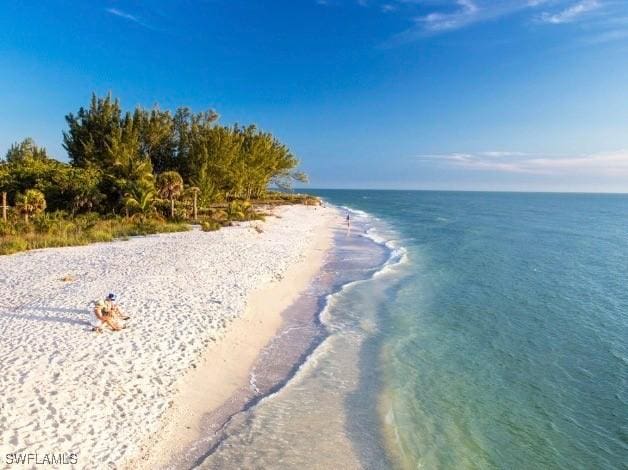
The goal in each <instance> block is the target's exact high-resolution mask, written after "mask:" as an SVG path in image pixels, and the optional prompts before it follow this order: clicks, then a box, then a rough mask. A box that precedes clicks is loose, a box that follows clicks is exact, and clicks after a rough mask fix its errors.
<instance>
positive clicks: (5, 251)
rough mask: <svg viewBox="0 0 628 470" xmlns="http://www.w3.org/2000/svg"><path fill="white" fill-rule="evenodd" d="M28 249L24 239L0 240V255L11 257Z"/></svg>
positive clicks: (10, 238)
mask: <svg viewBox="0 0 628 470" xmlns="http://www.w3.org/2000/svg"><path fill="white" fill-rule="evenodd" d="M27 249H28V242H27V241H26V240H24V239H23V238H19V237H9V238H5V239H4V240H0V255H10V254H13V253H17V252H19V251H25V250H27Z"/></svg>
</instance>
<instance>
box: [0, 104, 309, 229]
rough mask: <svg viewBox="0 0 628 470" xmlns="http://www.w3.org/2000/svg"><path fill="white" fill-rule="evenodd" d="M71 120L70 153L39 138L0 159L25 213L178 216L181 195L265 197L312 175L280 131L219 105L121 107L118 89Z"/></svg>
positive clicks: (1, 177)
mask: <svg viewBox="0 0 628 470" xmlns="http://www.w3.org/2000/svg"><path fill="white" fill-rule="evenodd" d="M66 121H67V124H68V129H67V130H66V131H64V132H63V146H64V148H65V149H66V151H67V153H68V157H69V163H63V162H61V161H58V160H56V159H54V158H51V157H50V156H49V155H48V154H47V153H46V150H45V149H43V148H40V147H38V146H37V145H36V144H35V142H34V141H33V140H32V139H25V140H24V141H22V142H21V143H16V144H14V145H13V146H12V147H11V148H10V149H9V151H8V152H7V154H6V157H5V159H4V160H3V161H0V191H2V192H6V193H8V195H9V201H8V202H9V204H11V205H13V206H15V207H16V209H17V208H18V207H22V213H23V214H24V215H25V217H26V218H28V217H29V215H33V214H36V213H37V212H40V211H42V210H43V209H44V208H47V210H51V211H56V210H63V211H67V212H69V213H71V214H77V213H81V212H99V213H101V214H121V215H132V214H150V213H154V212H155V211H157V210H161V211H162V212H163V213H164V215H168V216H170V217H175V215H176V210H177V209H176V204H175V203H176V201H178V200H179V199H181V198H188V199H189V200H193V201H194V212H195V215H196V210H197V204H199V205H205V206H207V205H210V204H214V203H223V202H229V201H234V200H249V199H259V198H263V197H264V196H265V195H266V192H267V191H268V188H269V187H271V186H273V185H275V186H278V187H280V188H287V187H289V186H290V185H291V183H292V182H293V181H306V176H305V175H304V174H303V173H301V172H299V171H297V165H298V160H297V159H296V157H295V156H294V155H293V154H292V152H290V150H289V149H288V148H287V147H286V146H285V145H284V144H282V143H281V142H279V141H278V140H277V139H276V138H275V137H274V136H273V135H271V134H270V133H266V132H262V131H260V130H259V129H257V128H256V127H255V126H253V125H251V126H246V127H242V126H239V125H234V126H223V125H219V124H218V122H217V121H218V115H217V114H216V113H215V112H213V111H207V112H201V113H193V112H192V111H190V109H188V108H178V109H177V110H176V111H175V112H174V113H171V112H170V111H162V110H160V109H159V108H157V107H155V108H153V109H150V110H147V109H143V108H140V107H138V108H136V109H135V111H133V112H124V113H123V111H122V109H121V107H120V103H119V101H118V100H117V99H114V98H112V97H111V95H107V96H105V97H103V98H98V97H96V96H95V95H93V96H92V99H91V102H90V104H89V106H88V107H87V108H80V109H79V110H78V112H77V113H76V114H74V113H70V114H68V115H67V116H66ZM29 201H30V202H29Z"/></svg>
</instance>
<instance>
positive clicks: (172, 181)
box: [157, 171, 183, 218]
mask: <svg viewBox="0 0 628 470" xmlns="http://www.w3.org/2000/svg"><path fill="white" fill-rule="evenodd" d="M157 188H158V191H159V195H160V196H161V197H163V198H164V199H168V200H169V201H170V217H171V218H174V201H175V199H177V198H178V197H179V196H180V195H181V193H182V192H183V178H181V175H180V174H179V173H177V172H176V171H166V172H164V173H161V174H159V176H158V177H157Z"/></svg>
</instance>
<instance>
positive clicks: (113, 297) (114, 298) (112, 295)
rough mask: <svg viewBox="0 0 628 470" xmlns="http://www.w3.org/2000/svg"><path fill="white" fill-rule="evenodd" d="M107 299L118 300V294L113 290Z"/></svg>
mask: <svg viewBox="0 0 628 470" xmlns="http://www.w3.org/2000/svg"><path fill="white" fill-rule="evenodd" d="M107 300H114V301H115V300H116V294H114V293H113V292H110V293H109V295H108V296H107Z"/></svg>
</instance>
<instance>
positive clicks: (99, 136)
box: [63, 94, 122, 169]
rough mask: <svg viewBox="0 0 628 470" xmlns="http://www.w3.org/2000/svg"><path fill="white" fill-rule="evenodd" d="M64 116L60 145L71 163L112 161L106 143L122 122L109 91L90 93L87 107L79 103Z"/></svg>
mask: <svg viewBox="0 0 628 470" xmlns="http://www.w3.org/2000/svg"><path fill="white" fill-rule="evenodd" d="M65 120H66V122H67V124H68V127H69V129H68V131H67V132H65V131H64V132H63V147H64V148H65V149H66V150H67V152H68V156H69V157H70V161H71V163H72V164H73V165H75V166H79V167H87V166H91V165H93V166H96V167H98V168H101V169H106V168H107V167H108V166H110V165H111V164H112V163H113V162H111V160H110V151H109V146H110V145H111V141H112V139H113V138H114V137H115V136H116V134H117V132H118V131H119V130H120V127H121V125H122V120H121V110H120V103H119V102H118V100H114V99H113V98H112V97H111V94H108V95H107V96H106V97H104V98H97V97H96V95H95V94H92V100H91V103H90V106H89V108H88V109H85V108H83V107H81V108H80V109H79V111H78V113H77V114H76V115H74V114H72V113H70V114H68V115H67V116H66V117H65Z"/></svg>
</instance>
